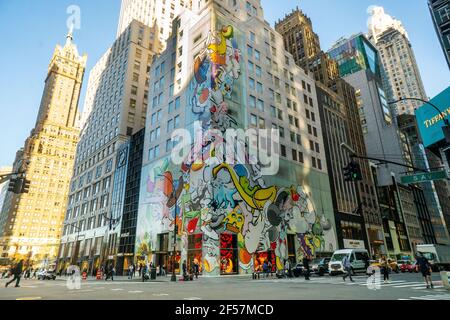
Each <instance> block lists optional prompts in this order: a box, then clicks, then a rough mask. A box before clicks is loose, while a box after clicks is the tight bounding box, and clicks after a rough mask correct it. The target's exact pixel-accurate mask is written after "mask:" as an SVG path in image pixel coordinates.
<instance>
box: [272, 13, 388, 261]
mask: <svg viewBox="0 0 450 320" xmlns="http://www.w3.org/2000/svg"><path fill="white" fill-rule="evenodd" d="M275 29H276V30H277V31H278V32H279V33H280V34H281V35H282V36H283V39H284V45H285V48H286V50H288V51H289V52H290V53H291V54H292V55H293V57H294V60H295V62H296V63H297V65H299V66H300V67H302V68H304V69H305V70H307V71H309V72H310V73H311V74H312V75H314V78H315V79H316V87H317V94H318V103H319V110H320V114H321V117H320V119H321V122H322V127H323V128H325V130H324V131H323V134H324V147H325V153H326V154H327V167H328V172H329V177H330V185H331V189H332V198H333V207H334V210H335V218H336V227H337V229H336V231H337V234H338V241H339V246H340V248H346V247H347V248H348V247H350V244H351V246H352V247H354V246H355V245H356V244H358V246H359V247H360V248H366V249H369V251H370V252H371V253H372V255H381V254H384V253H386V252H385V248H384V247H383V243H384V239H383V232H382V230H383V229H382V224H381V217H380V215H379V212H378V205H377V198H376V194H375V186H374V184H373V179H372V174H371V170H370V167H369V162H368V161H367V160H358V162H359V163H360V165H361V170H362V176H363V180H362V182H361V183H359V182H358V183H357V185H355V184H353V183H348V182H345V180H344V176H343V168H344V167H346V166H347V165H348V164H349V163H350V162H351V159H350V155H349V153H348V151H347V150H344V149H343V148H342V147H341V144H342V143H345V144H347V145H348V146H350V147H351V148H352V149H353V150H354V151H355V152H356V153H357V154H358V155H360V156H362V157H365V156H366V147H365V144H364V136H363V132H362V127H361V122H360V119H359V97H358V96H359V92H358V94H357V91H356V90H355V89H354V88H353V87H352V86H351V85H350V84H348V83H347V82H346V81H345V80H343V79H341V78H340V75H339V67H338V64H337V63H336V61H334V60H333V59H331V58H330V57H329V55H328V54H326V53H324V52H323V51H322V50H321V48H320V41H319V37H318V35H317V34H315V33H314V31H313V27H312V22H311V20H310V19H309V18H308V17H307V16H306V15H305V14H304V13H303V12H302V11H300V10H299V9H298V8H297V9H296V10H294V11H293V12H292V13H290V14H289V15H286V16H285V18H284V19H283V20H281V21H278V22H277V24H276V25H275ZM314 129H315V128H310V126H309V127H308V130H309V131H314ZM360 204H361V208H359V207H360ZM359 209H361V210H359Z"/></svg>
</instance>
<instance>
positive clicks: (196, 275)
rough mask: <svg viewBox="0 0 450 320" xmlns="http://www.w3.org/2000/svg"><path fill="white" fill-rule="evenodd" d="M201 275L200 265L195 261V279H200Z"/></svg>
mask: <svg viewBox="0 0 450 320" xmlns="http://www.w3.org/2000/svg"><path fill="white" fill-rule="evenodd" d="M199 273H200V266H199V265H198V261H194V274H195V279H198V275H199Z"/></svg>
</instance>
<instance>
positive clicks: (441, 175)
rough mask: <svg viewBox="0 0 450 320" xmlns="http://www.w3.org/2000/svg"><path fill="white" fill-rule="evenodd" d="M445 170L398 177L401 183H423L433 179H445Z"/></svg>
mask: <svg viewBox="0 0 450 320" xmlns="http://www.w3.org/2000/svg"><path fill="white" fill-rule="evenodd" d="M447 178H448V176H447V172H445V171H435V172H429V173H420V174H415V175H411V176H403V177H401V178H400V180H401V182H402V183H403V184H412V183H423V182H429V181H435V180H445V179H447Z"/></svg>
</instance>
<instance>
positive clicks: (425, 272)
mask: <svg viewBox="0 0 450 320" xmlns="http://www.w3.org/2000/svg"><path fill="white" fill-rule="evenodd" d="M417 267H418V268H419V271H420V273H422V276H423V278H424V280H425V283H426V285H427V287H426V288H427V289H430V288H431V289H434V285H433V281H432V280H431V271H432V269H431V264H430V262H429V261H428V259H427V258H425V257H424V256H423V255H420V256H419V255H418V256H417Z"/></svg>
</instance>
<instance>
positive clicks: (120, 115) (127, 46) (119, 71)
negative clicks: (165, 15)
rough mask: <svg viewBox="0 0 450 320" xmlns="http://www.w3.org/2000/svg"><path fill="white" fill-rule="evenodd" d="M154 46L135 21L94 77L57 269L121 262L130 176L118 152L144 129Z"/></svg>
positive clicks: (146, 30)
mask: <svg viewBox="0 0 450 320" xmlns="http://www.w3.org/2000/svg"><path fill="white" fill-rule="evenodd" d="M154 42H156V43H157V42H158V39H156V38H155V37H154V33H153V29H152V28H150V27H148V26H146V25H144V24H143V23H140V22H138V21H136V20H133V21H132V22H131V24H130V25H129V26H128V27H127V28H126V30H125V31H124V32H123V33H122V34H121V35H120V37H119V38H118V39H116V41H115V42H114V44H113V45H112V46H111V48H109V49H108V50H107V52H106V53H105V55H104V57H102V58H101V59H100V60H99V62H98V64H97V66H95V67H94V68H93V70H92V72H91V74H90V79H89V84H90V85H92V87H89V88H88V89H87V95H86V104H85V108H86V110H85V112H86V113H87V114H86V115H85V116H84V119H85V124H84V127H83V130H82V133H81V138H80V142H79V143H78V147H77V153H76V159H75V168H74V171H73V176H72V181H71V186H70V192H69V200H68V204H67V212H66V219H65V221H64V232H63V237H62V245H61V247H60V250H59V264H58V269H63V268H66V267H67V266H68V265H70V264H77V265H79V266H80V267H81V268H82V270H88V271H92V270H94V269H98V268H99V267H100V265H101V264H102V263H106V262H107V261H108V260H110V261H112V260H115V259H116V258H117V257H116V253H117V246H118V242H119V236H120V227H121V220H120V218H121V210H122V208H123V201H122V200H123V198H124V195H123V193H124V192H125V180H124V179H125V177H126V167H124V166H123V165H122V164H121V163H120V162H119V161H118V158H120V157H119V154H118V152H119V151H120V150H122V148H123V145H126V144H127V143H128V142H129V139H130V137H132V136H133V134H135V133H136V132H138V131H140V130H141V129H142V128H144V126H145V120H146V112H147V106H148V92H149V83H150V78H149V73H148V71H149V70H150V65H151V63H152V61H153V57H154V55H155V54H156V52H155V51H153V50H152V49H151V47H152V46H151V44H152V43H154Z"/></svg>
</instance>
